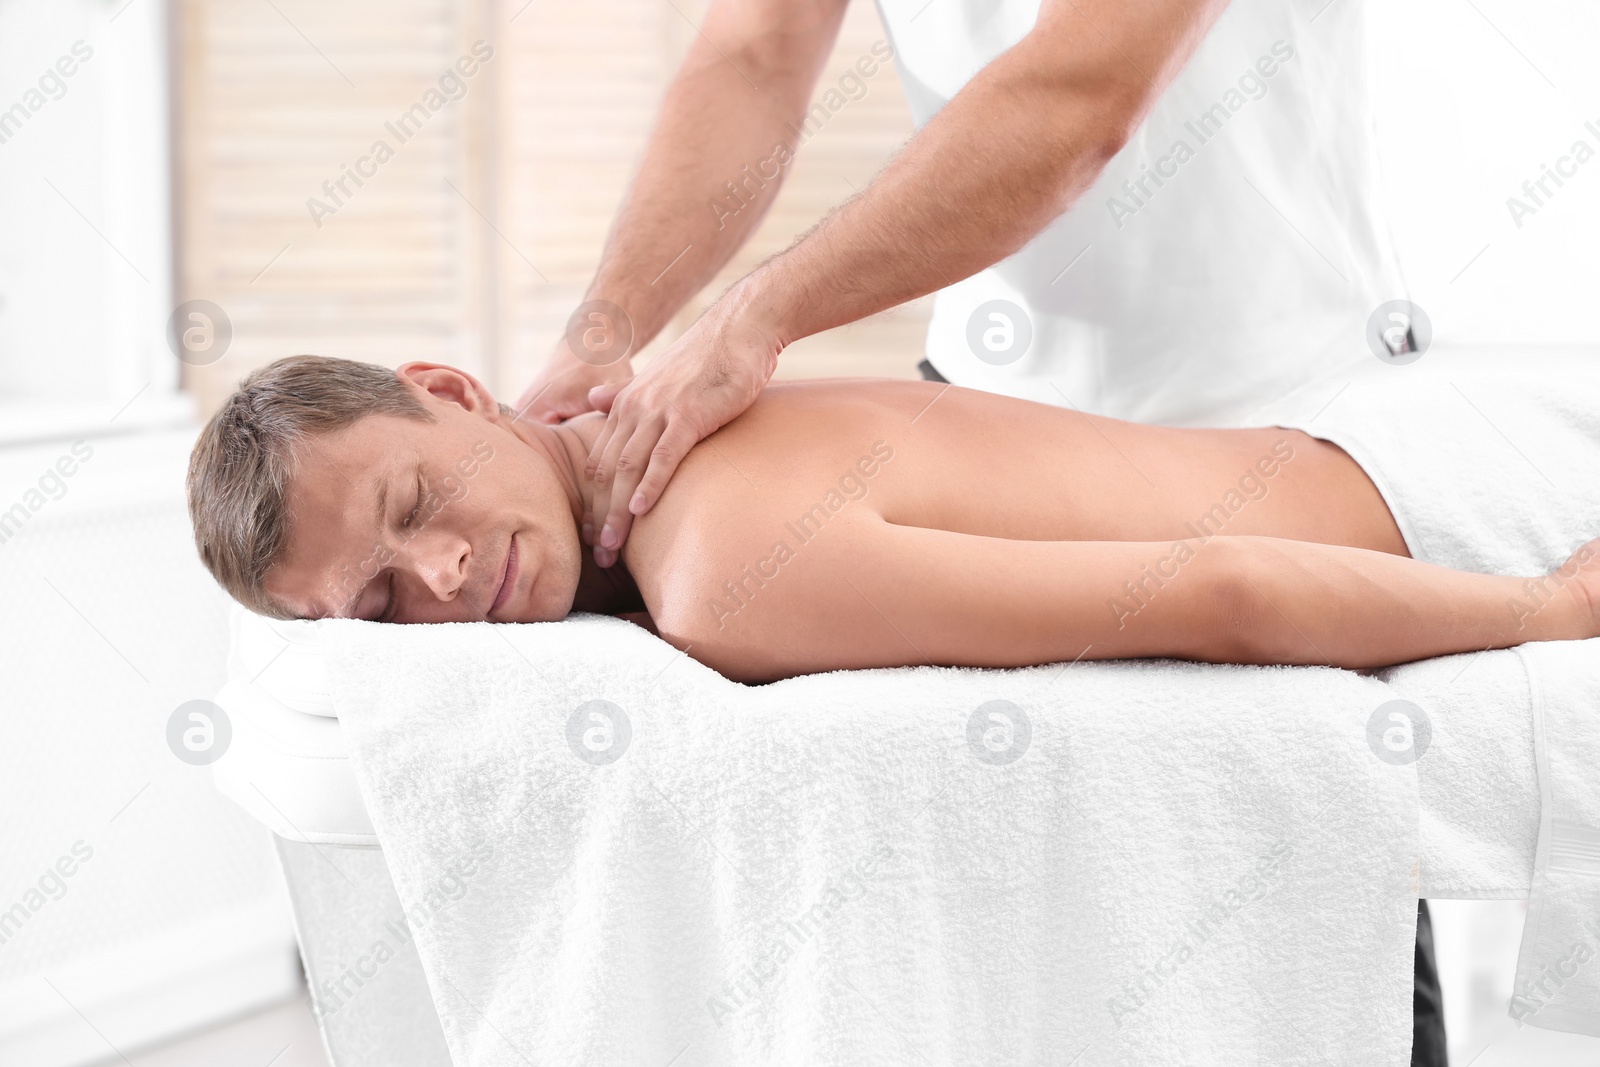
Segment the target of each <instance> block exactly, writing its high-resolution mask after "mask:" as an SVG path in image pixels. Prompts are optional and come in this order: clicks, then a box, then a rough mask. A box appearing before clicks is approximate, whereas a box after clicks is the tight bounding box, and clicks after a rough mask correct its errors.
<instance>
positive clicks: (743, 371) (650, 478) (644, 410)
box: [587, 286, 783, 567]
mask: <svg viewBox="0 0 1600 1067" xmlns="http://www.w3.org/2000/svg"><path fill="white" fill-rule="evenodd" d="M739 290H740V287H739V286H735V287H734V289H731V290H729V292H728V294H727V295H725V296H724V297H723V298H722V299H721V300H719V301H718V302H717V303H716V304H715V305H713V306H712V307H711V308H710V309H708V310H707V311H706V313H705V314H704V315H701V316H700V318H699V319H698V320H697V321H696V322H695V324H694V325H693V326H691V327H690V328H689V330H688V332H687V333H685V334H684V335H683V336H682V337H680V338H678V340H677V341H675V342H674V343H673V344H672V346H671V347H669V348H667V349H665V350H664V351H662V352H661V354H659V355H658V356H656V357H655V358H654V359H652V360H651V361H650V364H649V365H648V366H646V367H645V369H644V370H642V371H640V372H639V373H638V374H637V375H636V376H635V377H634V378H633V379H632V380H631V381H628V382H622V383H613V384H610V385H605V386H602V387H601V388H599V389H596V390H595V391H594V393H593V394H591V399H592V400H593V401H594V405H595V407H596V408H598V409H599V410H601V411H605V412H607V418H606V424H605V426H604V428H602V429H601V431H600V436H599V437H598V438H596V439H595V443H594V448H592V449H591V450H590V451H589V461H588V466H587V469H588V472H589V475H590V477H592V478H593V479H594V518H595V519H596V520H597V521H598V522H599V523H600V525H599V526H598V527H597V528H596V531H595V535H594V536H595V545H594V558H595V562H596V563H598V564H599V565H600V566H602V567H609V566H611V565H612V564H613V563H615V562H616V561H617V550H618V549H620V548H621V547H622V543H623V542H624V541H625V540H627V537H628V530H629V528H630V527H631V526H632V524H633V518H634V516H635V515H643V514H644V513H645V512H647V511H649V510H650V509H651V507H653V506H654V505H655V502H656V501H657V500H659V499H661V492H662V490H663V489H665V488H666V485H667V482H668V480H669V479H671V477H672V474H673V472H674V471H676V470H677V469H678V464H679V463H680V462H682V460H683V457H684V456H685V455H687V454H688V452H689V450H690V449H691V448H693V447H694V446H695V445H696V444H698V443H699V442H700V441H701V440H702V439H704V438H705V437H707V436H709V435H710V434H712V433H713V432H715V431H716V430H717V429H718V428H719V427H721V426H722V425H724V424H725V423H727V422H729V421H730V420H732V419H733V418H735V417H736V416H737V415H739V413H740V412H742V411H744V409H745V408H747V407H749V406H750V404H751V403H752V402H753V401H754V400H755V398H756V397H757V396H758V395H760V393H761V390H762V389H763V388H764V387H765V386H766V384H767V380H768V379H769V378H771V377H772V372H773V371H774V370H775V369H776V368H777V366H778V353H779V351H780V350H781V349H782V348H783V345H782V344H781V343H780V341H779V340H778V337H777V334H776V333H775V332H774V331H772V330H770V329H768V328H766V327H765V326H764V325H762V324H761V323H760V322H759V320H758V318H757V317H756V316H755V315H753V314H751V313H750V312H749V311H748V305H747V304H746V302H745V301H743V300H742V299H741V298H740V296H739V295H738V294H739Z"/></svg>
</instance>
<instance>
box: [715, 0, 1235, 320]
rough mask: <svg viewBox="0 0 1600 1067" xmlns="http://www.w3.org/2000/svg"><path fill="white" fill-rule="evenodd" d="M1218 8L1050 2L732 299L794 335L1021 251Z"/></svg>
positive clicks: (1092, 176) (1127, 128)
mask: <svg viewBox="0 0 1600 1067" xmlns="http://www.w3.org/2000/svg"><path fill="white" fill-rule="evenodd" d="M1223 6H1224V5H1223V4H1220V3H1212V4H1203V3H1202V4H1192V5H1161V4H1156V5H1151V4H1129V5H1123V6H1121V7H1118V8H1112V7H1110V6H1108V5H1093V4H1085V5H1084V7H1085V8H1097V10H1095V11H1094V13H1093V18H1094V22H1093V23H1092V24H1091V22H1089V21H1088V20H1087V18H1086V16H1085V15H1083V14H1081V13H1079V12H1078V10H1077V8H1076V5H1073V6H1072V7H1070V8H1065V9H1064V8H1063V5H1060V4H1057V5H1049V4H1047V5H1046V7H1047V8H1051V7H1054V8H1055V9H1056V10H1055V11H1054V12H1053V13H1051V12H1049V11H1047V12H1046V13H1043V14H1041V16H1040V25H1039V26H1037V27H1036V28H1035V30H1034V31H1033V33H1031V34H1030V35H1029V36H1028V37H1026V38H1024V39H1023V40H1022V41H1021V42H1019V43H1018V44H1017V45H1016V46H1014V47H1013V48H1012V49H1010V50H1009V51H1007V52H1005V53H1004V54H1002V55H1001V56H1000V57H998V58H997V59H996V60H994V62H992V63H991V64H990V65H989V66H987V67H985V68H984V69H983V70H981V71H980V72H979V73H978V74H977V75H975V76H974V77H973V78H972V80H971V81H970V82H969V83H968V84H967V85H966V86H965V87H963V88H962V90H961V91H960V92H959V93H957V94H956V95H955V97H954V98H953V99H951V101H950V102H949V103H948V104H947V105H946V106H945V107H944V108H942V109H941V110H940V111H939V113H938V114H937V115H935V116H934V117H933V118H932V119H931V120H930V121H929V122H928V123H927V124H926V125H925V126H924V127H923V128H922V129H921V130H919V131H918V132H917V134H916V135H915V136H914V137H913V138H912V139H911V140H910V141H909V142H908V143H907V144H906V146H905V147H904V149H903V150H902V151H901V152H900V153H899V155H898V156H897V157H896V158H895V159H894V160H893V161H892V162H891V163H890V164H889V165H888V166H887V167H886V168H885V169H884V170H883V171H882V173H881V174H879V176H878V177H877V178H876V179H875V180H874V181H873V182H872V183H871V185H870V186H869V187H867V188H866V189H865V190H863V192H862V193H861V194H860V195H858V196H856V197H855V198H853V199H851V200H850V201H848V202H847V203H845V204H844V205H843V206H842V207H840V208H839V209H838V210H837V211H836V212H835V213H834V214H833V215H831V216H830V217H829V218H827V219H826V220H824V221H823V222H822V223H821V224H820V225H819V226H818V227H816V228H815V229H814V230H813V231H812V232H811V233H809V234H808V235H806V237H805V238H803V239H802V240H801V241H799V242H798V243H796V244H795V245H794V246H793V247H791V248H790V249H789V250H788V251H786V252H785V253H783V254H782V255H780V256H777V257H775V258H774V259H772V260H769V261H768V262H767V263H766V264H764V265H763V266H762V267H761V268H759V269H758V270H756V271H755V272H753V273H752V274H751V275H750V276H749V277H748V278H746V279H745V280H744V281H742V282H741V283H740V284H739V285H738V286H736V287H735V288H734V289H733V290H731V291H730V292H729V294H728V295H727V297H726V298H725V300H726V301H727V302H728V303H730V304H731V307H730V308H729V310H730V311H733V312H736V313H737V314H739V315H741V316H747V317H749V318H751V319H753V320H754V321H755V322H757V323H759V324H760V325H762V326H764V327H765V328H766V330H767V331H768V332H770V333H772V334H774V335H775V336H776V337H777V338H778V340H779V342H780V343H781V344H783V345H787V344H789V343H792V342H793V341H796V340H798V339H800V338H801V337H806V336H809V335H810V334H814V333H817V332H820V331H822V330H826V329H829V328H830V327H834V326H839V325H842V324H844V323H848V322H853V321H855V320H857V319H859V318H862V317H864V316H866V315H871V314H874V313H876V312H879V311H883V310H885V309H887V308H890V307H893V306H895V305H897V304H900V303H903V302H904V301H906V300H910V299H914V298H916V297H919V296H923V295H925V294H927V293H930V292H933V291H935V290H937V289H940V288H943V287H945V286H947V285H950V284H953V283H954V282H957V281H959V280H961V279H963V278H966V277H968V276H969V275H972V274H974V273H976V272H977V271H979V270H982V269H984V268H985V267H988V266H990V265H992V264H994V263H996V262H998V261H999V260H1001V259H1003V258H1005V257H1006V256H1008V255H1010V254H1012V253H1013V252H1015V251H1017V250H1018V249H1019V248H1021V247H1022V246H1023V245H1024V244H1026V243H1027V242H1028V241H1029V240H1031V239H1032V238H1033V237H1034V236H1035V235H1036V234H1037V233H1038V232H1039V231H1040V230H1041V229H1043V228H1044V227H1045V226H1046V225H1048V224H1049V223H1050V222H1051V221H1052V220H1053V219H1055V218H1056V217H1057V216H1059V215H1061V214H1062V213H1063V212H1065V211H1066V210H1067V209H1068V208H1069V207H1070V206H1071V205H1072V204H1073V203H1074V202H1075V201H1076V200H1077V199H1078V198H1079V196H1081V195H1082V193H1083V192H1084V191H1085V190H1086V189H1087V188H1088V187H1089V186H1090V185H1092V184H1093V183H1094V181H1095V180H1096V179H1097V178H1098V177H1099V175H1100V172H1101V170H1102V169H1103V168H1104V166H1105V164H1106V163H1107V161H1108V160H1110V158H1111V157H1112V156H1113V155H1115V154H1116V152H1117V151H1118V150H1119V149H1120V148H1121V146H1122V144H1123V143H1124V141H1125V140H1126V138H1127V136H1128V135H1129V133H1130V132H1131V131H1132V130H1133V129H1135V128H1136V127H1137V126H1138V124H1139V123H1140V122H1141V121H1142V120H1143V117H1144V114H1145V113H1146V111H1147V110H1148V108H1149V106H1151V104H1152V103H1153V102H1154V100H1155V99H1156V97H1157V96H1158V95H1159V92H1160V90H1161V89H1164V88H1165V86H1166V83H1167V82H1169V81H1170V80H1171V78H1172V77H1173V76H1174V75H1175V74H1176V73H1177V71H1178V70H1179V69H1181V67H1182V65H1183V63H1184V62H1186V61H1187V59H1188V57H1189V55H1190V54H1191V52H1192V51H1193V48H1194V46H1195V45H1196V44H1197V43H1198V42H1199V40H1200V39H1201V38H1202V37H1203V36H1204V33H1205V31H1206V30H1207V29H1208V28H1209V27H1210V25H1211V22H1212V21H1213V20H1214V19H1215V16H1216V15H1217V13H1219V12H1220V10H1221V8H1222V7H1223ZM1108 35H1109V38H1108ZM1067 265H1068V264H1067V262H1062V263H1061V264H1059V267H1060V268H1061V269H1065V268H1066V267H1067Z"/></svg>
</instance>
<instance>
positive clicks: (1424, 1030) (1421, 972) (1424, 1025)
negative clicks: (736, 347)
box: [917, 360, 1449, 1067]
mask: <svg viewBox="0 0 1600 1067" xmlns="http://www.w3.org/2000/svg"><path fill="white" fill-rule="evenodd" d="M917 370H919V371H921V372H922V376H923V377H924V378H926V379H927V380H928V381H930V382H942V381H945V378H944V377H943V376H942V375H941V374H940V373H939V372H938V371H936V370H934V369H933V364H932V363H929V362H928V361H927V360H923V361H922V362H921V363H918V364H917ZM1411 1010H1412V1022H1411V1067H1449V1063H1448V1062H1447V1060H1446V1057H1445V1043H1444V998H1443V997H1442V996H1441V994H1440V992H1439V966H1438V964H1437V963H1435V962H1434V959H1433V920H1432V919H1430V918H1428V902H1427V901H1426V900H1419V901H1417V959H1416V983H1415V986H1414V988H1413V990H1412V994H1411Z"/></svg>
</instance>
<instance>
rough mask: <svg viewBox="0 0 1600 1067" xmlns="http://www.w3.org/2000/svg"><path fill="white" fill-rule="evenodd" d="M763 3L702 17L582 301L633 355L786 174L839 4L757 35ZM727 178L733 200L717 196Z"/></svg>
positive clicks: (700, 282)
mask: <svg viewBox="0 0 1600 1067" xmlns="http://www.w3.org/2000/svg"><path fill="white" fill-rule="evenodd" d="M774 7H775V5H772V4H759V3H756V4H728V3H723V4H719V5H718V6H717V8H716V9H714V10H713V11H712V12H711V13H710V14H709V15H708V17H707V19H706V23H705V25H704V27H703V28H702V31H701V32H700V33H697V34H696V36H695V38H694V41H693V43H692V44H691V45H690V47H689V50H688V53H687V54H686V55H685V57H684V60H683V63H682V65H681V66H680V67H679V69H678V72H677V74H676V76H675V77H674V78H673V81H672V84H671V85H670V86H669V87H668V89H667V93H666V97H665V99H664V101H663V103H662V107H661V112H660V115H659V116H658V118H657V120H656V125H655V129H654V131H653V132H652V133H651V135H650V140H649V142H648V143H647V145H646V147H645V151H644V156H643V158H642V159H641V161H640V163H639V169H638V172H637V174H636V176H635V177H634V179H633V182H632V184H631V186H630V187H629V189H628V193H627V196H626V198H625V199H624V201H623V204H622V207H621V208H620V210H619V211H618V214H617V216H616V219H615V220H614V221H613V223H612V227H611V232H610V234H609V236H608V237H607V239H606V245H605V250H604V252H603V254H602V256H601V261H600V265H599V267H598V269H597V270H596V272H595V277H594V280H593V281H592V282H591V283H590V286H589V289H588V293H587V295H586V299H591V300H592V299H605V300H610V301H612V302H613V303H616V304H618V305H619V306H621V307H622V308H623V309H624V310H626V311H627V313H628V316H629V318H630V319H631V320H632V324H633V330H634V347H635V349H637V348H638V347H641V346H643V345H644V344H646V343H648V342H649V341H650V339H651V338H653V337H654V336H655V335H656V334H657V333H659V332H660V330H661V328H662V327H663V326H665V325H666V323H667V322H668V321H669V320H670V319H671V318H672V316H673V315H674V314H676V313H677V311H678V309H679V308H681V307H682V306H683V305H684V303H685V302H686V301H687V300H688V299H689V298H690V297H691V296H693V295H694V294H695V293H697V292H699V291H700V289H701V288H703V287H704V286H705V285H706V283H707V282H709V281H710V280H711V278H712V277H713V276H714V275H715V274H716V273H717V271H718V270H720V269H721V268H722V267H723V266H724V265H725V264H726V263H727V262H728V260H729V259H730V258H731V257H732V256H733V254H734V253H735V252H736V251H738V249H739V248H740V246H741V245H743V244H744V242H745V239H746V238H748V237H749V235H750V233H751V232H752V231H753V230H754V229H755V227H756V225H757V224H758V223H759V222H760V221H761V219H762V217H763V216H764V215H765V214H766V212H767V209H768V208H769V207H770V206H771V204H772V201H773V198H774V197H775V196H776V195H777V192H778V189H779V187H780V186H781V185H782V183H783V179H784V176H785V175H786V174H787V173H788V169H789V168H788V165H787V156H788V155H792V153H793V152H794V150H795V147H796V145H795V138H794V134H793V133H792V132H791V130H792V129H794V128H795V127H797V126H798V124H799V122H800V119H801V118H802V116H803V115H804V114H805V108H806V105H807V103H808V102H809V99H810V95H811V90H812V87H813V86H814V85H815V84H816V80H817V75H818V72H819V71H820V69H821V66H822V64H823V62H824V61H825V60H826V58H827V55H828V51H829V49H830V48H831V46H832V43H833V40H834V38H835V37H836V36H837V35H838V30H839V21H840V19H841V18H842V16H843V13H844V4H843V3H841V2H836V0H832V2H829V3H823V4H818V5H813V6H811V7H809V8H807V9H805V10H804V11H803V12H802V13H800V14H790V15H788V16H786V22H785V24H784V25H782V26H781V27H780V28H769V27H767V26H765V25H764V24H763V23H764V21H765V20H768V19H770V18H771V16H770V15H767V14H765V13H764V10H763V9H766V10H772V9H774ZM708 38H709V39H708ZM713 42H715V44H713ZM763 164H765V166H763ZM758 171H759V173H758ZM774 171H776V174H774V173H773V172H774ZM752 173H756V174H757V177H758V179H759V181H756V180H751V179H750V178H749V175H750V174H752ZM728 182H732V183H733V184H734V186H735V188H736V189H737V190H738V192H739V196H740V200H739V201H734V200H732V199H731V198H730V197H729V195H728V190H727V187H726V184H725V183H728ZM760 183H764V185H763V184H760ZM740 201H742V202H743V206H740V207H739V208H738V210H736V211H733V210H729V208H730V206H732V205H735V204H738V203H740ZM713 203H715V204H717V205H719V206H720V209H717V210H714V209H713V206H712V205H713Z"/></svg>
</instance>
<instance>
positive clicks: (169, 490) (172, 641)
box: [0, 426, 300, 1067]
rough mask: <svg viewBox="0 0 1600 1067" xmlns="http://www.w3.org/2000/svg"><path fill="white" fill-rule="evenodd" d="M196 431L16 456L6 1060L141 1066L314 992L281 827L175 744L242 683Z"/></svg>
mask: <svg viewBox="0 0 1600 1067" xmlns="http://www.w3.org/2000/svg"><path fill="white" fill-rule="evenodd" d="M101 428H102V429H110V428H111V427H109V426H102V427H101ZM193 437H194V431H193V430H192V429H191V430H184V431H171V430H168V431H161V432H145V433H136V434H124V435H106V436H84V437H82V438H80V439H79V441H78V442H77V443H76V444H74V442H73V441H71V440H62V441H58V442H54V443H50V444H35V445H29V446H27V447H10V448H4V449H0V604H3V605H4V607H5V609H6V610H5V611H4V613H3V615H0V662H3V671H0V677H3V679H4V690H3V696H0V1063H3V1064H6V1065H7V1067H65V1065H69V1064H89V1063H94V1062H101V1061H106V1060H110V1061H114V1062H121V1058H120V1057H121V1056H124V1055H128V1054H131V1052H132V1051H133V1050H136V1049H138V1048H140V1047H144V1046H148V1045H150V1044H152V1043H156V1042H159V1041H162V1040H166V1039H169V1038H171V1037H173V1036H175V1035H177V1034H180V1033H182V1032H185V1031H188V1030H192V1029H195V1028H198V1027H201V1026H204V1025H207V1024H210V1023H213V1022H216V1021H218V1020H220V1019H222V1018H225V1017H228V1016H232V1015H237V1014H240V1013H242V1012H245V1011H248V1010H250V1009H252V1008H255V1007H258V1006H261V1005H264V1004H267V1003H270V1002H274V1001H277V1000H281V999H283V998H285V997H288V996H290V995H292V994H294V993H295V992H296V991H297V990H298V989H299V987H300V973H299V965H298V960H297V956H296V950H295V944H294V935H293V929H292V926H291V924H290V919H289V916H288V911H287V907H286V904H285V897H284V891H283V886H282V879H281V875H280V873H279V869H278V866H277V863H276V861H275V858H274V855H273V851H272V845H271V836H270V834H269V833H268V832H267V831H266V830H265V829H264V828H263V827H262V826H261V825H260V824H259V823H257V822H255V821H254V820H252V819H251V818H250V817H249V816H247V815H245V814H244V812H243V811H241V810H239V809H237V808H235V807H234V806H232V805H231V804H230V803H228V802H227V801H226V800H224V799H222V798H221V797H220V796H219V795H218V794H217V793H216V791H215V790H214V789H213V788H212V787H211V783H210V775H209V771H208V770H207V768H206V767H204V766H195V765H192V764H190V763H186V762H184V761H182V760H180V759H179V758H178V757H177V756H176V755H175V754H174V752H173V751H172V750H171V748H170V747H169V743H168V740H167V736H168V734H167V728H168V720H169V718H170V717H171V715H172V713H173V711H174V710H175V709H176V708H177V707H178V705H180V704H182V703H184V702H186V701H189V700H193V699H204V698H207V697H209V696H211V695H213V694H215V692H216V691H217V689H218V688H219V687H220V685H221V683H222V681H223V677H224V657H225V653H226V639H227V629H226V626H225V619H226V614H225V609H226V604H227V601H226V598H225V597H224V595H223V594H222V593H221V591H220V590H219V589H218V588H217V587H216V585H215V583H214V582H212V580H211V578H210V576H209V575H207V574H206V573H205V571H204V569H203V568H202V567H201V566H200V563H199V561H198V559H197V558H196V555H195V551H194V547H193V539H192V537H191V534H190V532H189V522H188V516H187V512H186V511H185V507H184V500H183V473H184V469H185V464H186V462H187V457H188V451H189V447H190V444H191V443H192V441H193Z"/></svg>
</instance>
